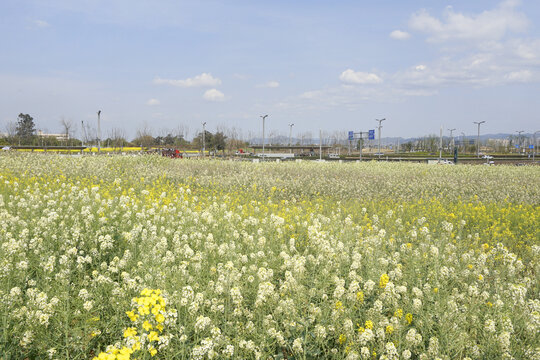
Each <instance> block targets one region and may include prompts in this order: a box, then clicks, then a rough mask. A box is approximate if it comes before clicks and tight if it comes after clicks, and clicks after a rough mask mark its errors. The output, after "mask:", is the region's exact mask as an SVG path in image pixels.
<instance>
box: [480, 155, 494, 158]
mask: <svg viewBox="0 0 540 360" xmlns="http://www.w3.org/2000/svg"><path fill="white" fill-rule="evenodd" d="M482 159H493V156H491V155H484V156H482Z"/></svg>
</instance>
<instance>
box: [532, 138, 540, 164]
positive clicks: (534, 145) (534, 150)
mask: <svg viewBox="0 0 540 360" xmlns="http://www.w3.org/2000/svg"><path fill="white" fill-rule="evenodd" d="M539 132H540V130H538V131H535V132H534V134H533V136H534V144H533V163H534V155H535V154H536V133H539Z"/></svg>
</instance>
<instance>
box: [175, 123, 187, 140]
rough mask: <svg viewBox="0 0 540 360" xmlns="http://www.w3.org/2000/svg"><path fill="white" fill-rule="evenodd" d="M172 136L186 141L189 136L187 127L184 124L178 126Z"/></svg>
mask: <svg viewBox="0 0 540 360" xmlns="http://www.w3.org/2000/svg"><path fill="white" fill-rule="evenodd" d="M173 134H174V136H176V137H180V138H183V139H185V140H187V138H188V136H189V126H187V125H185V124H178V125H176V128H175V129H174V131H173Z"/></svg>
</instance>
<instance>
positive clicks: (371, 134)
mask: <svg viewBox="0 0 540 360" xmlns="http://www.w3.org/2000/svg"><path fill="white" fill-rule="evenodd" d="M368 139H369V140H375V130H369V133H368Z"/></svg>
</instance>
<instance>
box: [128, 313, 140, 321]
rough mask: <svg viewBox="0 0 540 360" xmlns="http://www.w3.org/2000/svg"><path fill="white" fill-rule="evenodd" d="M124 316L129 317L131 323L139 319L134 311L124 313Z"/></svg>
mask: <svg viewBox="0 0 540 360" xmlns="http://www.w3.org/2000/svg"><path fill="white" fill-rule="evenodd" d="M126 315H127V316H129V319H130V320H131V321H137V318H138V317H139V315H137V314H135V312H134V311H126Z"/></svg>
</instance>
